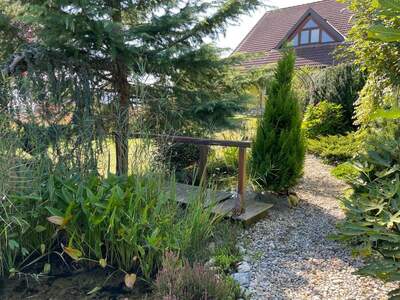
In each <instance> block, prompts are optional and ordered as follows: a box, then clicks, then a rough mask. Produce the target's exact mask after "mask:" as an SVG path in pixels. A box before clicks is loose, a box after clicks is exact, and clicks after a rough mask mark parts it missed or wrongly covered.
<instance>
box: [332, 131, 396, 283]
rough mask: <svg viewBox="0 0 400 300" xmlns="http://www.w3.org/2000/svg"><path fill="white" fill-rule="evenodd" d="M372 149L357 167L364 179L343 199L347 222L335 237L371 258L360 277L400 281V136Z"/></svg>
mask: <svg viewBox="0 0 400 300" xmlns="http://www.w3.org/2000/svg"><path fill="white" fill-rule="evenodd" d="M368 146H369V148H370V150H369V151H368V152H367V153H364V154H362V155H360V157H359V158H358V159H357V162H356V164H355V167H356V168H357V169H358V170H359V171H360V176H359V178H357V179H355V180H353V181H352V182H351V183H352V186H353V190H354V191H353V193H352V194H351V195H350V196H348V197H345V198H344V199H342V202H343V206H344V208H345V212H346V219H345V220H344V221H343V222H342V223H340V224H339V226H338V229H339V234H338V235H337V236H336V237H335V238H336V239H338V240H341V241H345V242H347V243H349V244H350V245H351V246H352V247H353V249H354V252H355V253H357V254H360V255H363V256H367V257H370V258H371V260H370V263H369V264H368V265H367V266H366V267H364V268H362V269H361V270H360V271H359V273H360V274H363V275H372V276H376V277H379V278H381V279H384V280H389V281H395V280H398V279H399V278H400V262H399V257H400V249H399V244H400V206H399V203H400V202H399V201H400V188H399V187H400V167H399V166H400V134H399V132H398V133H397V135H396V138H393V137H392V138H387V137H385V138H381V139H380V140H379V142H377V143H375V142H374V143H373V144H372V145H370V144H369V145H368Z"/></svg>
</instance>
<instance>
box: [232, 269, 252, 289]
mask: <svg viewBox="0 0 400 300" xmlns="http://www.w3.org/2000/svg"><path fill="white" fill-rule="evenodd" d="M232 278H233V279H234V280H235V281H236V282H237V283H238V284H239V285H240V286H241V287H244V288H248V287H249V286H250V279H251V278H250V273H249V272H244V273H234V274H232Z"/></svg>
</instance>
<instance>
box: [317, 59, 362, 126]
mask: <svg viewBox="0 0 400 300" xmlns="http://www.w3.org/2000/svg"><path fill="white" fill-rule="evenodd" d="M313 77H314V78H313V82H314V84H313V86H312V89H311V92H310V94H309V102H310V103H318V102H321V101H325V100H326V101H328V102H331V103H336V104H340V105H342V107H343V117H344V124H343V125H344V126H345V127H346V129H347V130H349V129H351V128H352V123H353V115H354V102H355V101H356V100H357V98H358V93H359V92H360V91H361V89H362V88H363V87H364V84H365V75H364V74H363V72H362V71H361V70H359V69H358V68H357V67H354V66H353V65H346V64H341V65H338V66H333V67H329V68H325V69H322V70H319V71H318V72H317V73H316V75H314V76H313Z"/></svg>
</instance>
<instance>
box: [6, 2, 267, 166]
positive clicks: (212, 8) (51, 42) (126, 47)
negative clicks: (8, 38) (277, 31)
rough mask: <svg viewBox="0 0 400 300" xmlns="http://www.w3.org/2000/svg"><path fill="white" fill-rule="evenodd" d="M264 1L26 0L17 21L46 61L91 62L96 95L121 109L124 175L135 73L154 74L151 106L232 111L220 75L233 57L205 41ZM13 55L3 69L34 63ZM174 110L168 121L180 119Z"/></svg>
mask: <svg viewBox="0 0 400 300" xmlns="http://www.w3.org/2000/svg"><path fill="white" fill-rule="evenodd" d="M7 1H8V0H7ZM259 2H260V1H259V0H244V1H237V0H216V1H207V0H198V1H192V0H190V1H188V0H52V1H48V0H32V1H29V0H27V1H21V3H22V4H23V6H24V9H23V15H22V16H21V18H19V20H23V21H24V22H26V24H27V25H28V26H30V28H31V29H32V32H33V34H34V37H33V38H32V39H30V40H29V41H28V43H30V45H24V47H20V49H27V48H29V46H31V47H34V48H35V49H39V50H41V51H42V50H44V51H43V53H42V54H40V55H38V57H39V56H40V57H41V58H43V55H49V57H51V58H50V59H49V60H58V64H59V65H60V64H63V63H64V64H65V67H66V68H67V69H69V70H74V71H76V70H80V69H87V70H88V73H90V75H91V76H93V77H94V78H95V79H94V80H93V81H92V82H93V83H92V84H91V89H93V90H95V91H96V92H98V94H101V93H103V94H104V93H108V94H107V99H108V101H109V102H111V103H112V104H113V107H114V112H115V113H116V116H117V117H116V118H114V120H113V123H114V125H113V132H114V135H115V145H116V158H117V159H116V161H117V173H119V174H125V173H126V172H127V168H128V154H129V153H128V133H129V124H130V115H131V114H130V113H129V112H130V110H133V109H135V108H137V107H140V106H141V107H143V105H144V103H143V97H141V96H142V95H138V94H137V92H138V91H139V90H140V88H137V81H136V79H137V78H139V80H140V78H142V77H146V78H151V81H152V82H151V83H150V84H147V86H146V88H147V89H148V90H147V91H146V93H147V98H149V99H151V100H152V101H153V102H152V104H150V105H151V106H154V107H156V106H158V107H160V108H161V109H160V110H161V113H165V109H171V108H174V109H175V110H176V112H175V113H176V115H178V114H179V115H184V116H189V118H190V117H193V118H196V117H198V118H199V119H200V118H201V117H202V115H206V116H208V115H211V114H212V113H213V111H216V112H222V113H223V112H224V111H229V109H227V108H228V107H227V106H229V105H230V103H229V101H227V102H225V103H222V104H221V101H219V100H222V99H221V96H220V95H221V86H224V83H221V77H218V76H219V75H220V74H221V72H223V71H224V70H225V67H226V65H227V63H228V62H229V60H230V59H225V60H221V59H220V58H219V56H218V53H219V50H218V49H216V48H214V47H212V46H210V45H206V43H205V41H206V40H207V39H209V38H215V37H216V36H217V35H218V34H219V33H221V32H223V31H224V28H225V27H226V25H227V24H229V23H230V22H231V21H234V20H236V19H237V18H238V17H239V16H240V15H241V14H243V13H246V12H248V11H250V10H252V9H255V8H256V7H257V5H258V4H259ZM11 23H12V22H11ZM3 27H4V26H3ZM0 30H1V26H0ZM14 58H15V59H14V60H13V61H12V62H11V63H10V64H9V65H10V66H12V67H10V68H6V69H5V71H4V70H3V73H7V74H8V75H10V74H11V73H13V72H14V71H15V70H16V69H17V68H15V66H16V65H17V64H18V63H19V65H20V68H19V70H20V72H21V71H23V70H21V68H23V66H24V65H29V64H30V63H31V62H32V59H31V58H29V61H27V60H25V61H24V58H26V57H24V54H23V53H22V54H21V53H19V55H14ZM44 68H45V67H44ZM60 69H62V67H60ZM44 72H46V70H44ZM71 73H72V72H71ZM48 77H49V76H45V75H44V78H48ZM205 78H207V80H206V79H205ZM201 85H202V86H201ZM139 92H140V91H139ZM164 100H165V101H164ZM138 101H142V102H141V103H138ZM157 101H158V102H157ZM205 102H210V104H211V105H206V103H205ZM78 106H79V105H77V107H78ZM142 110H143V109H142ZM155 111H157V110H156V109H155ZM206 112H208V113H206ZM176 115H175V116H174V117H173V118H171V120H173V121H175V120H176V119H177V117H176Z"/></svg>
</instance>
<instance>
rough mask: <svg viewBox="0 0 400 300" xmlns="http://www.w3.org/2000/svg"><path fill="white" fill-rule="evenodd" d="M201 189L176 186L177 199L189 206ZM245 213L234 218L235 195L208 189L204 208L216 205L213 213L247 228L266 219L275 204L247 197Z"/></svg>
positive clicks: (181, 185)
mask: <svg viewBox="0 0 400 300" xmlns="http://www.w3.org/2000/svg"><path fill="white" fill-rule="evenodd" d="M199 192H200V187H198V186H193V185H187V184H182V183H177V184H176V199H177V201H178V202H179V203H182V204H188V203H189V201H190V199H192V197H193V195H198V193H199ZM246 196H247V197H246V199H245V212H244V213H243V214H241V215H240V216H232V209H233V208H234V207H235V200H236V199H235V198H234V194H233V193H230V192H224V191H214V190H211V189H207V195H206V201H205V204H204V207H208V206H210V205H211V204H212V203H216V205H215V207H214V208H213V211H214V213H215V214H218V215H223V216H224V217H227V218H231V219H233V220H236V221H240V222H241V223H243V224H244V225H245V226H248V225H251V224H253V223H255V222H257V221H259V220H260V219H262V218H264V217H265V216H266V215H267V213H268V210H269V209H270V208H271V207H273V204H270V203H265V202H260V201H257V200H256V199H255V197H254V195H253V196H250V195H249V194H248V195H246Z"/></svg>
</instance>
